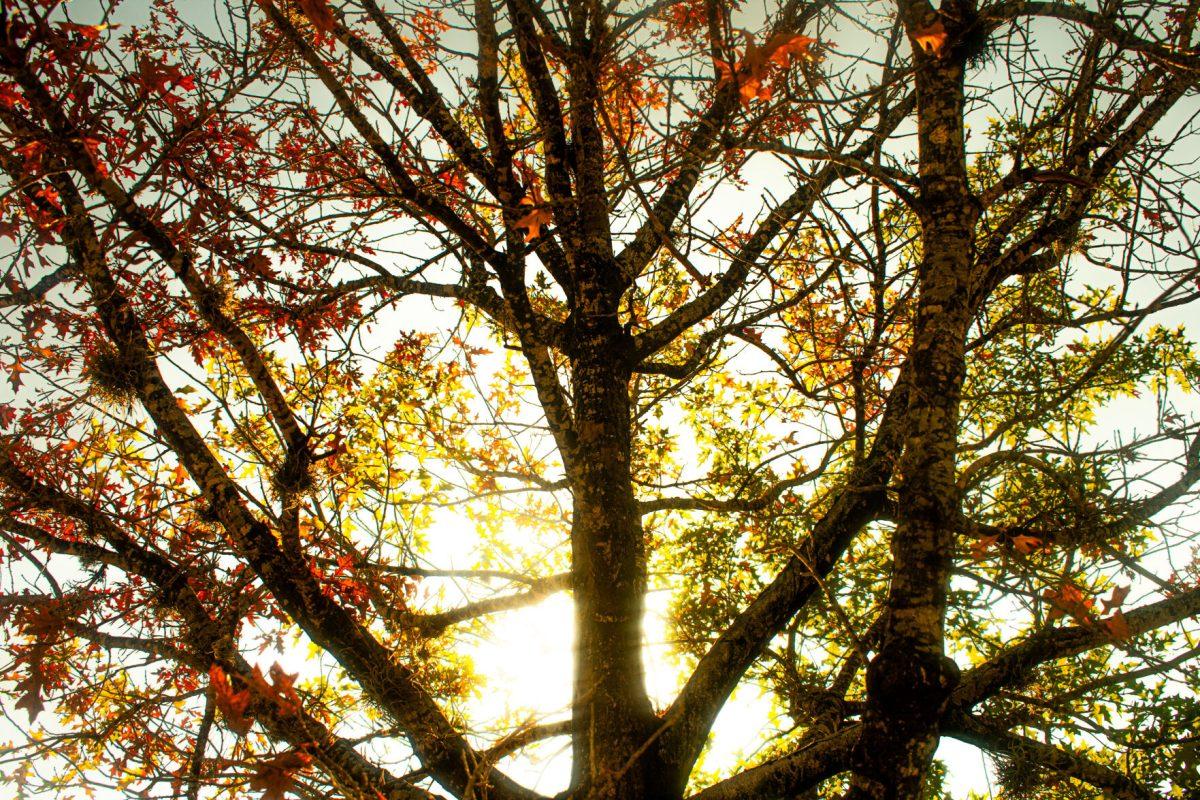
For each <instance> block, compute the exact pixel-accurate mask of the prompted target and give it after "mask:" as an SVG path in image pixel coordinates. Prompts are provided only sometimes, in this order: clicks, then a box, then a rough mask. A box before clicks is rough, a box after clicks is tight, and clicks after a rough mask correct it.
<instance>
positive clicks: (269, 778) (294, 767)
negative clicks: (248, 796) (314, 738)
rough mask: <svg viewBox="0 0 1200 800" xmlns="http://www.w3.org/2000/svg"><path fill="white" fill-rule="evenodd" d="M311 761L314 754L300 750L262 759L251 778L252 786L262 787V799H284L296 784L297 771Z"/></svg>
mask: <svg viewBox="0 0 1200 800" xmlns="http://www.w3.org/2000/svg"><path fill="white" fill-rule="evenodd" d="M311 763H312V756H310V755H309V754H308V753H304V752H301V751H299V750H289V751H288V752H286V753H280V754H279V755H277V756H275V757H274V758H272V759H271V760H269V761H260V762H259V764H258V767H257V768H256V769H255V771H254V775H253V776H252V777H251V778H250V788H251V789H261V790H262V793H263V796H262V800H283V797H284V795H285V794H286V793H287V791H288V790H289V789H291V788H292V787H293V786H294V785H295V784H296V773H298V772H300V771H301V770H303V769H305V768H306V767H308V765H309V764H311Z"/></svg>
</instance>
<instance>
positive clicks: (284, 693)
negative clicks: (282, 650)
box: [250, 663, 300, 716]
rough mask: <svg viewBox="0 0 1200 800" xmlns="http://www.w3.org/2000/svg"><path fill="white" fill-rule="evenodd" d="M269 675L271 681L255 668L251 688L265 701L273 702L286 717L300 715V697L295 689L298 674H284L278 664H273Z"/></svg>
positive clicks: (251, 676)
mask: <svg viewBox="0 0 1200 800" xmlns="http://www.w3.org/2000/svg"><path fill="white" fill-rule="evenodd" d="M267 673H268V674H269V675H270V676H271V680H270V681H267V679H266V678H264V677H263V674H262V670H261V669H259V668H258V667H255V668H254V671H253V672H252V673H251V674H250V686H251V688H253V689H254V690H255V691H256V692H258V694H259V695H261V696H262V697H263V698H264V699H266V700H269V701H271V702H273V703H274V704H275V705H276V706H277V707H278V708H279V710H280V712H281V713H283V714H284V715H285V716H291V715H293V714H296V713H299V711H300V697H299V696H298V695H297V694H296V690H295V689H294V688H293V686H294V685H295V683H296V674H295V673H288V672H284V671H283V667H281V666H279V664H278V663H276V664H272V665H271V668H270V669H269V670H268V671H267Z"/></svg>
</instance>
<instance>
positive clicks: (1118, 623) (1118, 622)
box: [1100, 590, 1133, 641]
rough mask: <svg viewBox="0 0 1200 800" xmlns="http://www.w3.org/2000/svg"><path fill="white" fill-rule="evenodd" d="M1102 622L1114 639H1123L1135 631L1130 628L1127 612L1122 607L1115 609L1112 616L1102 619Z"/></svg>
mask: <svg viewBox="0 0 1200 800" xmlns="http://www.w3.org/2000/svg"><path fill="white" fill-rule="evenodd" d="M1126 591H1128V590H1126ZM1100 624H1101V626H1103V628H1104V630H1105V632H1106V633H1107V634H1108V635H1109V636H1110V637H1112V639H1113V640H1114V641H1123V640H1125V639H1128V638H1129V637H1130V636H1132V635H1133V631H1132V630H1130V628H1129V622H1128V621H1127V620H1126V619H1125V612H1123V611H1121V610H1120V609H1117V610H1116V611H1114V612H1113V613H1112V615H1111V616H1109V617H1106V618H1105V619H1102V620H1100Z"/></svg>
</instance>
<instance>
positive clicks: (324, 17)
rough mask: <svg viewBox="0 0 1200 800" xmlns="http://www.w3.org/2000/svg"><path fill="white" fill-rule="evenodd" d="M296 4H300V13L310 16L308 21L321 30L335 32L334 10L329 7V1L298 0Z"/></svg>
mask: <svg viewBox="0 0 1200 800" xmlns="http://www.w3.org/2000/svg"><path fill="white" fill-rule="evenodd" d="M296 4H297V5H298V6H300V13H302V14H304V16H306V17H308V21H309V22H311V23H312V24H313V27H314V28H316V29H317V30H318V31H319V32H321V33H332V32H333V27H334V20H333V12H332V11H331V10H330V9H329V3H327V2H326V1H325V0H296Z"/></svg>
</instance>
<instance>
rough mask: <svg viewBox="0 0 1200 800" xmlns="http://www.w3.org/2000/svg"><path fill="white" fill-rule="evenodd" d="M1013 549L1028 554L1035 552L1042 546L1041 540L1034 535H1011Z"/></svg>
mask: <svg viewBox="0 0 1200 800" xmlns="http://www.w3.org/2000/svg"><path fill="white" fill-rule="evenodd" d="M1012 546H1013V549H1014V550H1016V551H1017V552H1018V553H1023V554H1025V555H1029V554H1030V553H1034V552H1037V551H1038V550H1039V549H1040V548H1041V546H1042V540H1041V539H1039V538H1037V537H1036V536H1025V535H1024V534H1021V535H1018V536H1014V537H1012Z"/></svg>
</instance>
